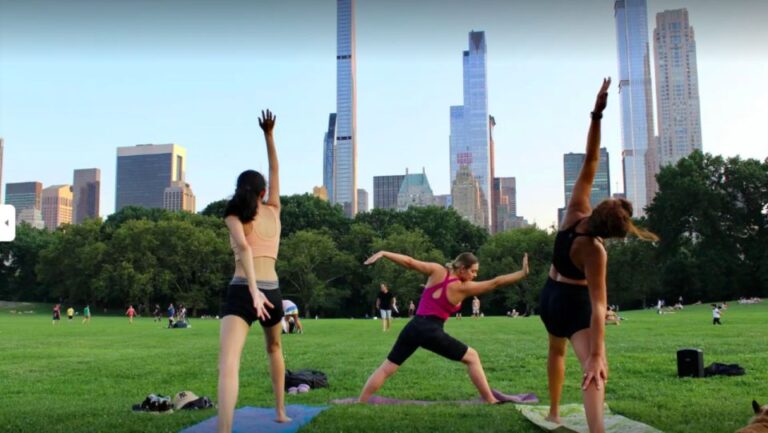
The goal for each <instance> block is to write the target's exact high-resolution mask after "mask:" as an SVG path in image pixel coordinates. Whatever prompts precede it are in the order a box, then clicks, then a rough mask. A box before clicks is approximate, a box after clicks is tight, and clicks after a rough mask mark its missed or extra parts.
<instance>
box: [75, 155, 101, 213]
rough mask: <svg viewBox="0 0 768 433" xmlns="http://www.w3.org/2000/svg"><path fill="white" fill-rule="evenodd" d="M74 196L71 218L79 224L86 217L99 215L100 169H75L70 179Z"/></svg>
mask: <svg viewBox="0 0 768 433" xmlns="http://www.w3.org/2000/svg"><path fill="white" fill-rule="evenodd" d="M72 193H73V196H74V209H73V218H72V219H73V220H74V222H75V224H80V223H82V222H83V221H84V220H86V219H90V218H96V217H98V216H99V201H100V198H99V196H100V194H101V170H99V169H98V168H84V169H79V170H75V175H74V179H73V181H72Z"/></svg>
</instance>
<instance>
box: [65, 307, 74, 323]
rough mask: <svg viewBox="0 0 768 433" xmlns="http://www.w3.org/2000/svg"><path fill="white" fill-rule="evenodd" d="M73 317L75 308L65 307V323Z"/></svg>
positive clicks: (69, 321)
mask: <svg viewBox="0 0 768 433" xmlns="http://www.w3.org/2000/svg"><path fill="white" fill-rule="evenodd" d="M74 318H75V309H74V308H72V307H69V308H67V323H71V322H72V319H74Z"/></svg>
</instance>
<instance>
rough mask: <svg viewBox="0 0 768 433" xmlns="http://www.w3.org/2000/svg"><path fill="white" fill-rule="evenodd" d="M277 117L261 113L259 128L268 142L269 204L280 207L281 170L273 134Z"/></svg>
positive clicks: (267, 112) (269, 113)
mask: <svg viewBox="0 0 768 433" xmlns="http://www.w3.org/2000/svg"><path fill="white" fill-rule="evenodd" d="M275 120H277V117H276V116H275V115H274V114H272V112H271V111H269V110H267V111H266V112H265V111H262V112H261V117H260V118H259V126H260V127H261V129H262V130H263V131H264V141H266V142H267V159H268V160H269V181H268V182H269V184H268V188H269V197H268V198H267V204H268V205H270V206H275V207H277V208H279V207H280V170H279V167H278V164H277V150H276V149H275V137H274V134H273V131H274V128H275Z"/></svg>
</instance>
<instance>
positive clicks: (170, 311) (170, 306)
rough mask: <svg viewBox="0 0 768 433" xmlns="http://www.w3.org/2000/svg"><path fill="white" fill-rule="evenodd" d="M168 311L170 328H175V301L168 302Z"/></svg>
mask: <svg viewBox="0 0 768 433" xmlns="http://www.w3.org/2000/svg"><path fill="white" fill-rule="evenodd" d="M166 313H167V314H168V329H170V328H173V318H174V317H176V309H175V308H173V303H170V304H168V309H167V310H166Z"/></svg>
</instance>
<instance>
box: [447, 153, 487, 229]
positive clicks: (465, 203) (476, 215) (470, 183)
mask: <svg viewBox="0 0 768 433" xmlns="http://www.w3.org/2000/svg"><path fill="white" fill-rule="evenodd" d="M481 196H482V192H481V190H480V182H478V180H477V177H475V176H473V175H472V172H471V171H470V168H469V165H466V164H462V165H461V166H460V167H459V171H458V172H456V179H454V181H453V183H452V184H451V200H452V206H453V208H454V209H456V212H457V213H458V214H459V215H461V216H462V217H464V219H466V220H467V221H469V222H470V223H472V224H474V225H476V226H479V227H483V223H484V218H485V216H486V215H488V214H487V213H486V212H485V209H484V208H483V203H482V200H481Z"/></svg>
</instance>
